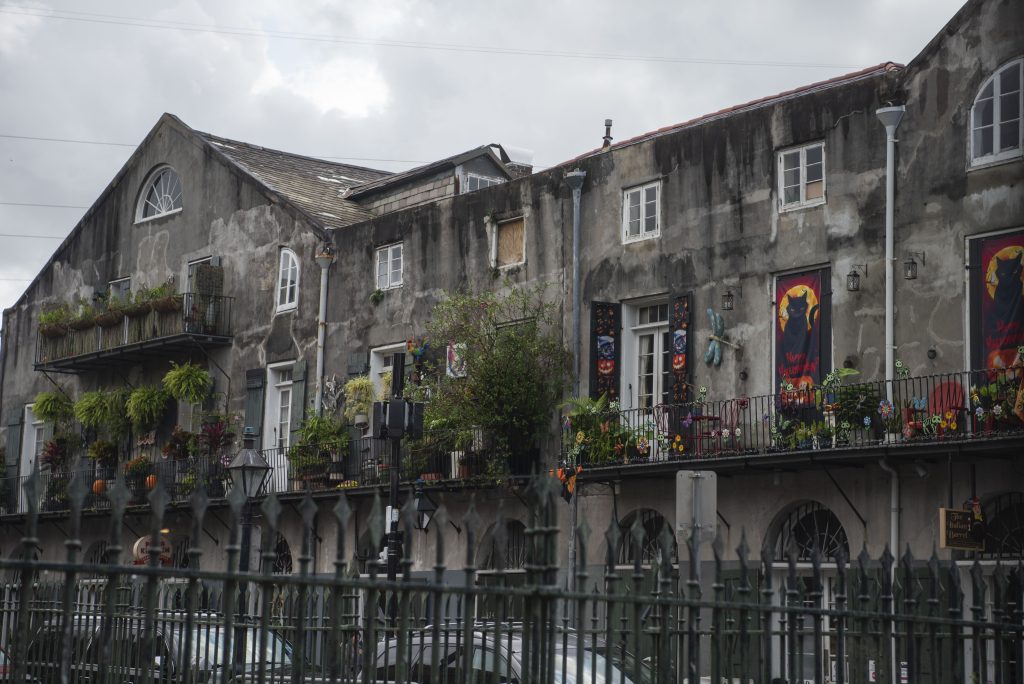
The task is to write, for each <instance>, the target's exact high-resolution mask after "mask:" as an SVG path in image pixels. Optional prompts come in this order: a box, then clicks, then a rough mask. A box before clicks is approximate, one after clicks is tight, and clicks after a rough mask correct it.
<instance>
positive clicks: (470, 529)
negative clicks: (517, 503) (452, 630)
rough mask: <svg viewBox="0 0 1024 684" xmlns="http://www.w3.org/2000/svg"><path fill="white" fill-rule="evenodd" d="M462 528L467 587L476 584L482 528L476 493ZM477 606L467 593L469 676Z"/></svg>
mask: <svg viewBox="0 0 1024 684" xmlns="http://www.w3.org/2000/svg"><path fill="white" fill-rule="evenodd" d="M462 529H464V530H465V531H466V565H465V566H464V573H465V583H466V586H467V587H472V586H474V585H475V584H476V563H475V560H474V559H475V558H476V539H477V533H478V531H479V529H480V517H479V516H478V515H477V513H476V494H473V495H471V497H470V500H469V510H468V511H466V516H465V517H464V518H463V521H462ZM475 608H476V606H475V605H474V601H473V595H472V594H469V593H467V594H466V602H465V604H464V605H463V609H462V610H463V612H462V620H463V622H462V632H463V634H462V639H463V641H462V655H463V660H462V671H463V672H465V673H466V675H467V676H468V675H469V673H470V672H472V671H473V649H474V648H475V644H474V640H473V622H474V620H475V618H474V615H475Z"/></svg>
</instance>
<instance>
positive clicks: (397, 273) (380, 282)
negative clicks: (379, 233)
mask: <svg viewBox="0 0 1024 684" xmlns="http://www.w3.org/2000/svg"><path fill="white" fill-rule="evenodd" d="M401 286H402V243H401V242H396V243H395V244H393V245H386V246H384V247H380V248H378V249H377V289H378V290H390V289H392V288H395V287H401Z"/></svg>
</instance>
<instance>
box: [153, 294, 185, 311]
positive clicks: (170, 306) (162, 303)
mask: <svg viewBox="0 0 1024 684" xmlns="http://www.w3.org/2000/svg"><path fill="white" fill-rule="evenodd" d="M183 301H184V300H183V298H182V296H181V295H170V296H168V297H160V298H159V299H154V300H153V301H152V302H150V306H151V307H152V308H153V311H156V312H158V313H172V312H174V311H181V309H182V302H183Z"/></svg>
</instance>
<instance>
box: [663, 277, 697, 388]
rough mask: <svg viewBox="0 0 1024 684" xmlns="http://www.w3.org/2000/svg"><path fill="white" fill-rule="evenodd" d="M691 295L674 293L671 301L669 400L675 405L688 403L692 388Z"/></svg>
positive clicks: (669, 318)
mask: <svg viewBox="0 0 1024 684" xmlns="http://www.w3.org/2000/svg"><path fill="white" fill-rule="evenodd" d="M691 298H692V295H691V294H690V293H686V294H681V293H673V294H672V297H671V299H670V301H669V312H668V326H669V328H668V331H669V334H670V336H671V339H670V344H671V345H672V353H671V355H670V358H671V360H672V369H671V372H670V373H669V384H670V388H669V398H670V401H671V403H673V404H684V403H686V402H687V401H688V399H689V397H688V394H689V393H688V390H689V387H690V359H691V358H692V354H691V353H690V345H691V344H692V343H693V341H692V340H691V339H690V311H691V309H692V306H691V302H692V299H691Z"/></svg>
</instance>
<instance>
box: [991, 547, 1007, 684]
mask: <svg viewBox="0 0 1024 684" xmlns="http://www.w3.org/2000/svg"><path fill="white" fill-rule="evenodd" d="M1005 583H1006V576H1005V575H1004V574H1003V566H1002V564H1001V563H999V562H997V563H996V569H995V571H993V573H992V642H993V644H994V647H995V649H994V650H995V673H994V674H995V678H996V681H997V682H1002V681H1005V680H1004V679H1003V638H1002V636H1001V630H1000V628H999V626H1000V625H1001V624H1002V623H1003V588H1004V585H1005Z"/></svg>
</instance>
